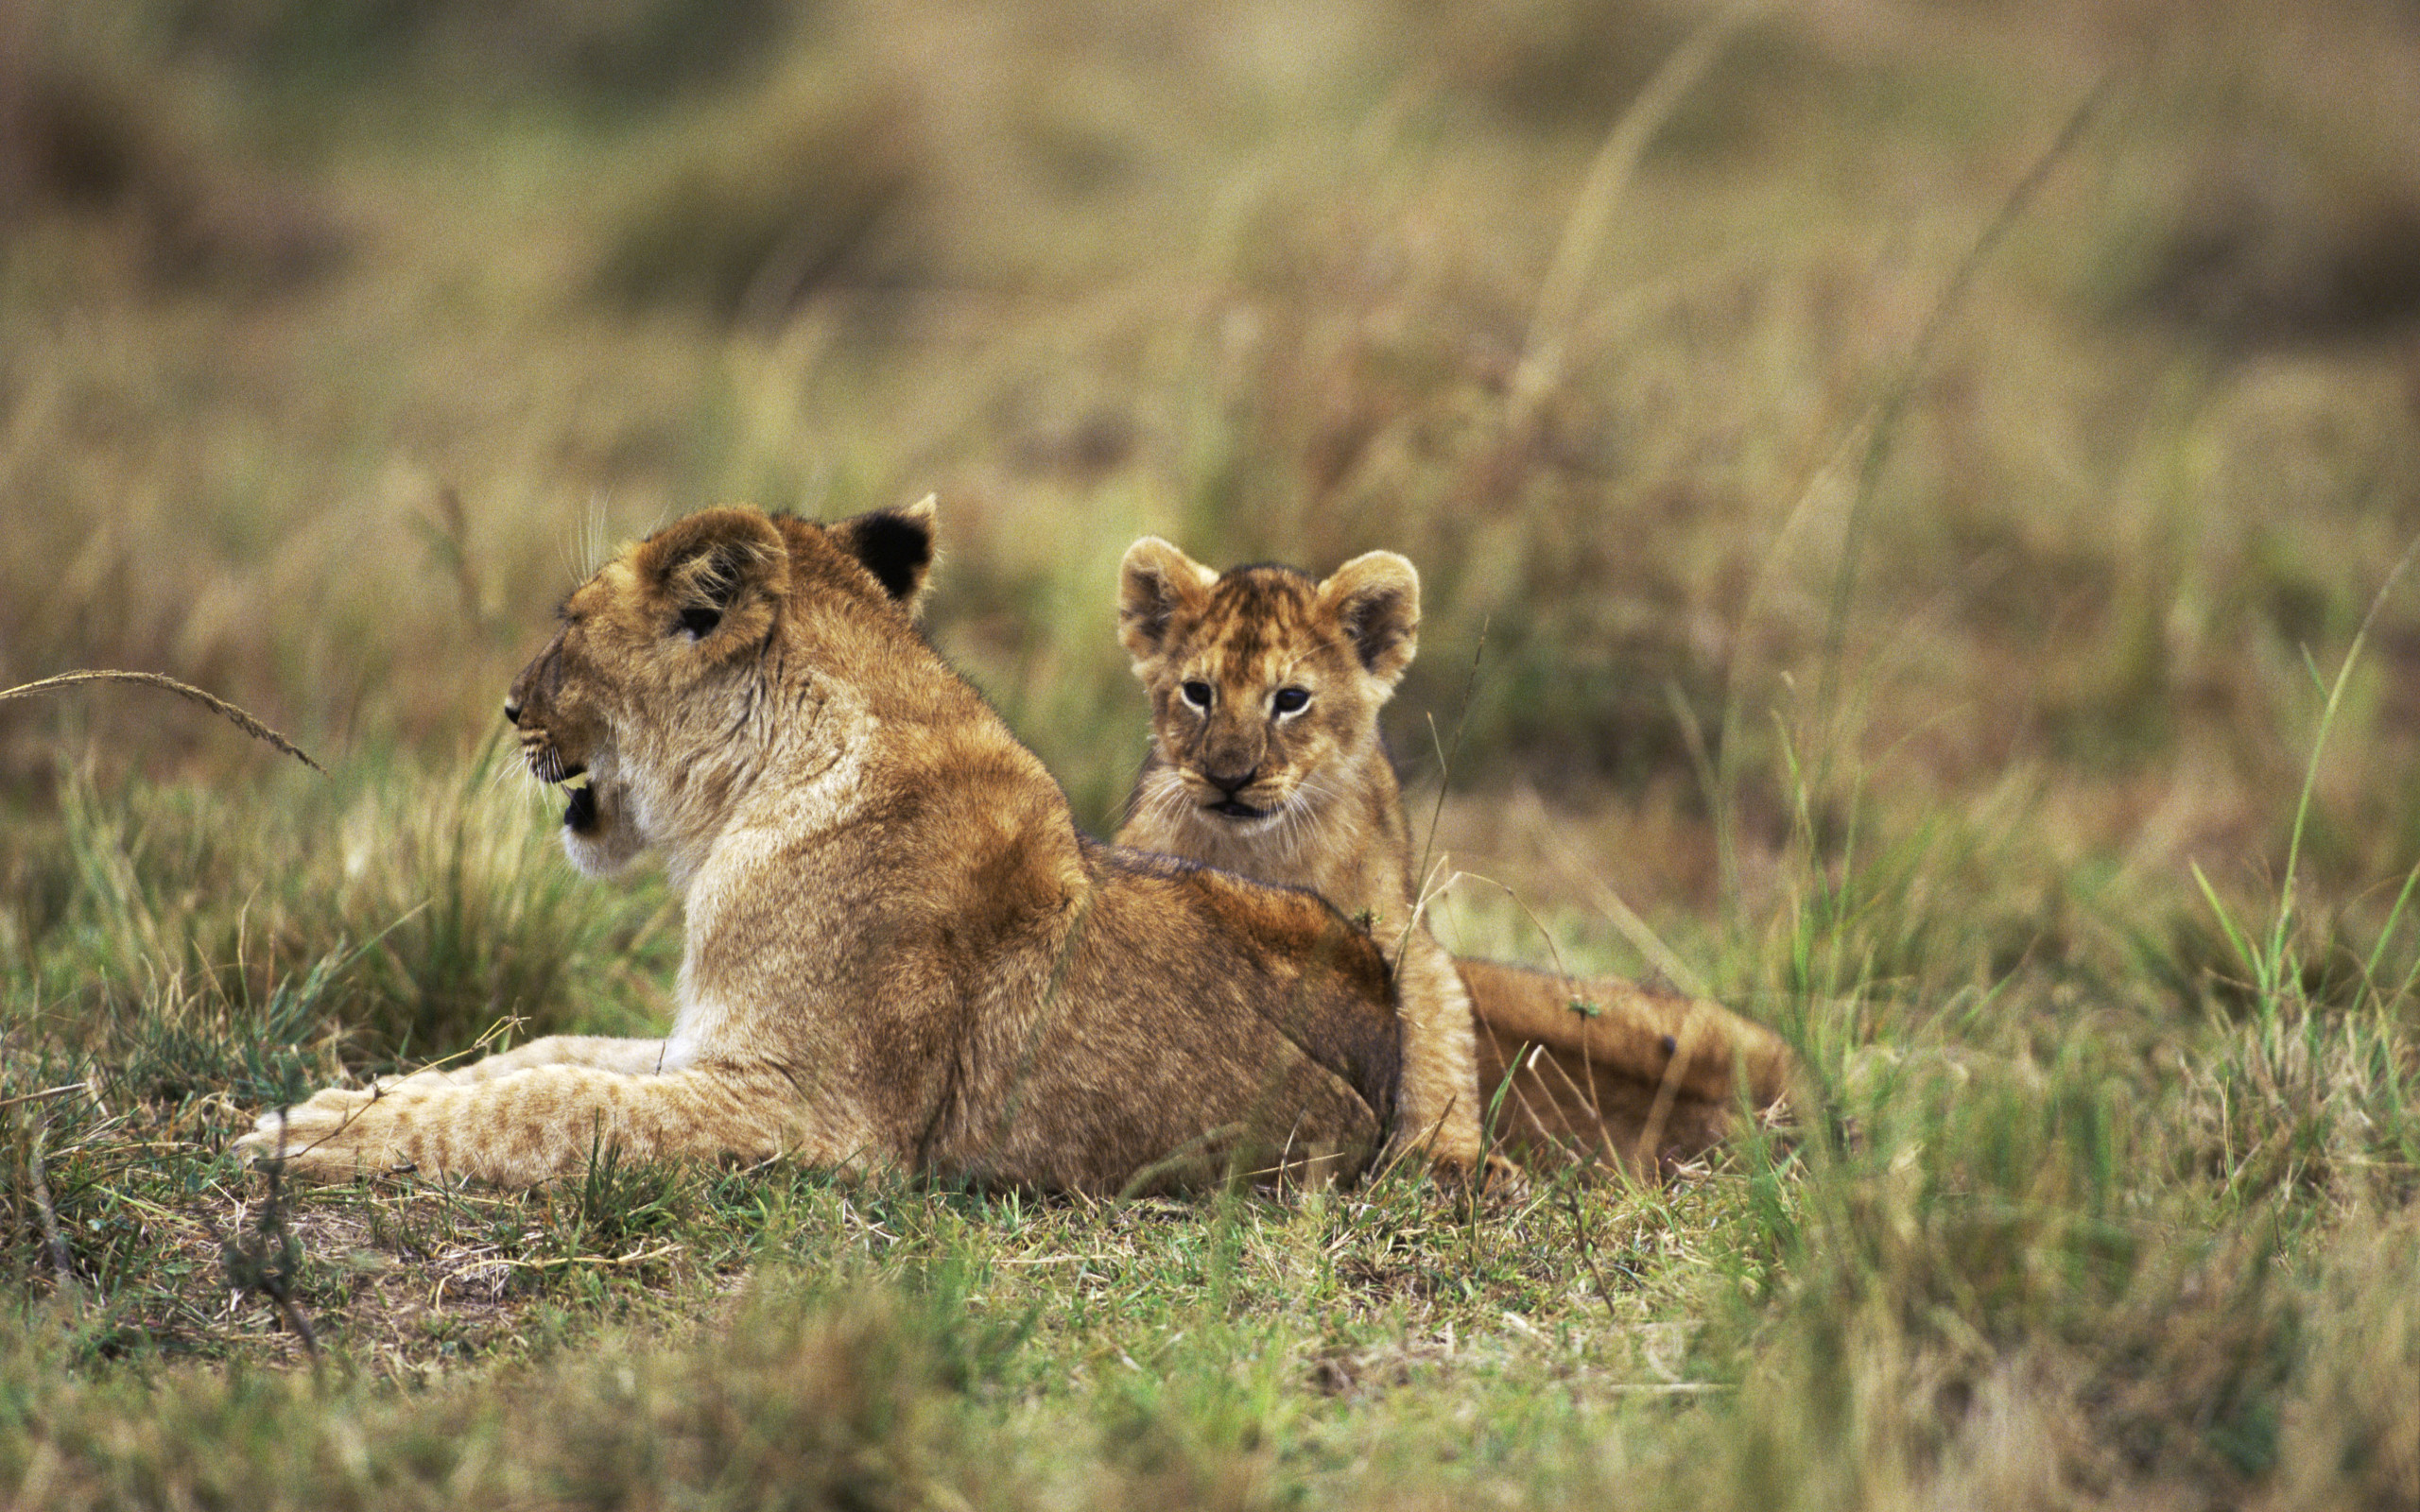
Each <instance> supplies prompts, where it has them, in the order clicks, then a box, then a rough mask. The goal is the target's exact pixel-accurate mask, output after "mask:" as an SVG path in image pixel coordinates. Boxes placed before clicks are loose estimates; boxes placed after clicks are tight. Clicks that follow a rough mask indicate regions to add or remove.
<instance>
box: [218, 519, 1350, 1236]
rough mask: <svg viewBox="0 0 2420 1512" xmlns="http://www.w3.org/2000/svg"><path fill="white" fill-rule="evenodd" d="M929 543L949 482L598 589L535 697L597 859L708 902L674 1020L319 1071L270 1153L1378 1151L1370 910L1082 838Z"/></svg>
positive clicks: (669, 548) (1044, 1156) (531, 685)
mask: <svg viewBox="0 0 2420 1512" xmlns="http://www.w3.org/2000/svg"><path fill="white" fill-rule="evenodd" d="M932 541H933V509H932V501H931V500H929V499H928V500H926V501H925V503H924V504H922V505H919V506H916V507H912V508H904V509H889V510H879V511H876V512H874V513H872V514H865V515H859V516H857V517H856V518H854V519H849V520H843V521H839V522H838V523H836V524H828V525H827V524H812V523H810V522H807V521H804V520H798V519H790V518H769V517H768V516H766V515H764V514H761V513H758V512H756V511H755V510H752V509H737V508H726V509H712V510H708V511H706V512H704V513H701V514H696V515H692V516H690V517H689V518H687V519H685V520H683V521H680V522H679V523H677V524H672V525H670V526H668V527H666V528H665V529H663V530H660V531H658V532H656V533H655V534H654V535H652V536H650V537H648V539H647V540H646V541H640V542H637V543H635V544H633V545H631V546H628V547H625V548H624V549H623V550H622V551H621V552H620V554H619V555H617V556H616V557H615V558H614V559H613V560H612V561H611V562H610V563H608V564H607V565H606V566H605V567H604V568H603V569H602V570H601V571H599V572H598V573H597V574H596V576H594V577H592V578H590V579H589V580H588V581H587V582H586V583H585V584H584V585H582V586H581V587H580V588H579V589H578V590H576V591H575V592H574V593H572V594H571V596H570V597H569V598H568V599H567V600H565V601H564V603H563V606H562V611H561V614H560V619H561V627H560V628H558V629H557V631H556V632H555V635H554V638H553V639H552V640H551V641H549V642H548V643H547V644H546V646H545V648H544V650H543V651H541V652H539V654H538V656H537V658H536V660H534V661H532V662H530V663H529V664H528V665H527V667H526V668H524V669H523V670H522V672H521V674H520V676H519V677H518V678H517V679H515V680H514V682H513V685H512V691H511V695H510V697H509V699H508V700H507V702H506V704H505V717H506V718H508V719H509V720H510V721H511V723H512V724H513V726H514V727H515V728H516V729H517V730H519V731H520V738H521V746H522V750H523V753H524V755H525V756H526V757H527V760H528V763H529V766H530V768H531V770H532V771H534V772H535V773H536V774H537V775H538V777H539V778H540V779H542V780H543V781H544V782H562V783H564V784H566V785H567V786H569V787H570V800H569V802H568V804H567V805H566V807H565V808H564V810H563V821H562V823H563V829H562V837H563V847H564V849H565V851H568V852H569V853H570V856H571V859H572V861H573V862H574V864H576V865H577V866H578V867H579V868H580V869H581V870H582V871H585V872H588V873H590V874H592V875H596V874H602V873H606V872H610V871H613V870H614V869H616V868H620V867H621V866H623V865H624V864H626V863H628V862H629V861H630V860H631V858H633V857H634V856H636V855H637V854H639V852H640V851H643V850H646V849H648V848H650V847H651V848H653V849H655V850H656V851H660V852H661V853H662V855H663V857H664V863H665V867H666V871H667V873H668V874H669V876H670V878H671V882H672V885H673V887H674V888H675V889H676V890H677V891H678V892H679V894H680V896H681V899H682V902H683V907H684V910H685V912H686V916H687V927H686V936H685V939H684V944H683V957H682V963H681V971H680V980H679V987H678V990H677V993H676V1007H675V1017H674V1023H673V1028H672V1033H671V1035H670V1037H669V1038H667V1039H665V1040H612V1039H598V1038H585V1037H573V1036H562V1037H556V1038H550V1039H544V1040H535V1041H532V1042H531V1043H529V1044H527V1045H524V1046H522V1047H520V1048H519V1049H516V1050H512V1051H510V1052H508V1053H505V1054H501V1055H495V1056H491V1057H487V1058H486V1059H484V1060H481V1061H478V1062H475V1063H474V1064H472V1065H470V1066H468V1067H466V1068H464V1069H462V1070H460V1071H457V1072H453V1073H441V1072H424V1073H422V1074H418V1075H414V1076H410V1077H406V1078H404V1079H401V1080H398V1081H391V1082H389V1083H386V1084H383V1085H381V1086H379V1087H377V1088H373V1089H371V1090H369V1091H342V1090H331V1091H322V1092H320V1094H319V1095H317V1096H315V1097H313V1098H312V1099H311V1100H310V1101H309V1102H307V1103H304V1104H303V1105H302V1106H301V1107H299V1108H292V1109H288V1110H286V1111H285V1112H283V1113H270V1114H268V1115H266V1116H264V1117H262V1118H261V1119H260V1121H259V1123H258V1125H257V1126H256V1128H255V1129H254V1131H253V1132H252V1133H251V1134H250V1135H247V1136H246V1137H245V1139H244V1141H243V1142H242V1143H243V1145H244V1147H245V1148H246V1149H247V1150H248V1151H249V1152H251V1154H253V1155H255V1156H258V1157H264V1158H282V1159H283V1160H285V1161H286V1162H287V1164H288V1166H289V1167H291V1168H292V1169H295V1170H297V1171H300V1172H302V1173H303V1174H306V1175H329V1176H333V1175H350V1174H352V1173H353V1172H354V1171H356V1170H373V1171H374V1170H385V1169H391V1168H400V1167H417V1168H418V1169H420V1170H422V1171H423V1172H428V1173H432V1174H440V1175H443V1176H448V1177H456V1176H460V1177H480V1178H484V1179H486V1180H490V1181H496V1182H503V1183H508V1184H526V1183H531V1182H536V1181H539V1180H542V1179H544V1178H545V1177H551V1176H554V1175H557V1174H559V1173H562V1172H564V1171H567V1170H571V1169H574V1168H576V1167H578V1166H579V1164H580V1163H581V1162H583V1161H585V1160H587V1159H588V1158H589V1156H590V1154H591V1152H592V1151H594V1150H596V1149H598V1148H601V1147H607V1146H618V1147H619V1148H620V1149H621V1150H622V1151H623V1152H624V1153H626V1154H628V1155H632V1156H637V1157H642V1158H646V1157H666V1156H706V1157H712V1156H736V1157H739V1158H741V1159H744V1160H756V1159H760V1158H763V1157H768V1156H771V1155H774V1154H777V1153H788V1154H792V1155H796V1156H798V1157H800V1158H801V1159H803V1160H807V1161H810V1162H813V1163H817V1164H829V1165H834V1166H839V1167H843V1168H847V1169H851V1170H856V1171H865V1170H869V1169H873V1168H885V1167H887V1168H893V1169H911V1170H915V1171H920V1172H925V1173H930V1174H932V1175H935V1176H937V1177H942V1178H943V1179H956V1180H969V1181H977V1182H983V1183H987V1184H991V1183H1005V1184H1016V1185H1024V1186H1031V1187H1037V1188H1059V1189H1073V1190H1079V1191H1089V1192H1105V1193H1114V1192H1118V1191H1127V1190H1139V1189H1143V1188H1152V1187H1166V1186H1170V1185H1175V1184H1181V1183H1186V1182H1191V1181H1197V1180H1201V1179H1205V1178H1215V1177H1217V1176H1219V1174H1220V1173H1222V1172H1226V1171H1229V1170H1231V1169H1235V1168H1236V1163H1237V1162H1265V1161H1278V1162H1282V1163H1283V1164H1284V1165H1285V1166H1286V1167H1287V1168H1288V1169H1291V1170H1294V1171H1298V1172H1304V1173H1308V1174H1318V1175H1334V1174H1339V1173H1343V1172H1349V1171H1352V1170H1355V1169H1357V1168H1358V1167H1359V1166H1360V1165H1362V1164H1363V1163H1364V1162H1365V1161H1366V1160H1367V1159H1368V1158H1369V1157H1370V1155H1371V1154H1372V1153H1373V1152H1374V1150H1376V1149H1377V1148H1378V1146H1379V1143H1380V1142H1381V1141H1382V1140H1383V1138H1384V1137H1385V1134H1386V1131H1387V1128H1388V1124H1389V1120H1390V1117H1391V1114H1392V1104H1393V1088H1394V1082H1395V1078H1396V1055H1397V1051H1396V1028H1395V1022H1394V1012H1393V1001H1392V992H1391V990H1390V985H1389V982H1388V977H1387V969H1386V963H1385V962H1384V960H1383V959H1382V958H1381V957H1380V955H1379V954H1378V952H1377V950H1376V948H1375V947H1374V945H1373V944H1372V942H1371V940H1370V938H1369V936H1367V935H1366V934H1364V933H1362V932H1361V931H1359V930H1357V929H1355V928H1354V927H1352V926H1351V925H1350V924H1349V923H1348V922H1347V921H1346V920H1345V919H1343V918H1342V917H1341V916H1340V914H1338V913H1337V912H1336V910H1334V909H1333V908H1331V907H1329V906H1328V905H1326V904H1325V903H1322V902H1320V901H1319V900H1318V899H1316V898H1314V897H1311V896H1310V895H1308V894H1306V893H1302V892H1295V891H1288V890H1284V889H1280V888H1276V887H1270V886H1263V885H1258V884H1254V883H1252V882H1247V881H1244V880H1242V879H1239V878H1235V877H1230V876H1227V875H1224V874H1221V873H1219V872H1216V871H1212V870H1209V869H1206V868H1199V867H1194V866H1190V865H1186V864H1184V863H1183V862H1179V861H1173V860H1169V859H1167V858H1165V857H1154V856H1150V855H1143V854H1137V853H1133V852H1128V851H1114V850H1110V849H1108V848H1105V847H1103V846H1100V845H1098V844H1096V843H1094V842H1092V841H1090V840H1088V839H1086V838H1084V837H1083V836H1081V835H1080V834H1079V833H1077V831H1076V827H1075V823H1074V820H1073V818H1072V816H1070V813H1069V811H1068V807H1067V803H1066V800H1065V799H1064V798H1063V796H1062V794H1061V793H1060V790H1059V788H1058V786H1057V784H1055V783H1054V782H1052V781H1051V779H1050V777H1049V776H1048V774H1047V773H1046V772H1045V771H1044V770H1043V768H1042V765H1041V763H1040V762H1039V761H1037V760H1036V759H1035V758H1034V756H1033V754H1032V753H1031V752H1030V751H1029V750H1027V749H1026V748H1025V747H1023V746H1021V745H1019V744H1018V743H1017V741H1016V740H1015V738H1014V737H1013V736H1011V734H1010V733H1009V730H1008V729H1007V727H1006V726H1004V725H1003V724H1002V723H1001V722H1000V720H999V718H998V717H997V716H996V715H995V714H994V713H993V712H992V711H991V709H990V708H989V707H987V706H986V705H985V704H984V702H983V700H982V698H981V697H980V696H977V694H976V692H975V690H974V689H973V688H971V687H969V686H968V685H967V684H966V682H965V681H964V680H963V679H960V678H959V676H958V675H957V674H956V673H955V672H953V671H951V669H950V668H949V666H948V665H947V664H946V663H945V662H942V659H941V657H940V656H939V655H938V654H937V653H935V652H934V651H933V649H932V648H931V647H930V646H929V645H927V644H925V639H924V637H923V636H922V635H921V634H920V633H919V632H918V630H917V628H916V627H915V625H914V624H913V623H912V618H911V616H912V614H913V611H914V610H915V607H916V604H917V601H918V598H919V596H920V594H921V593H922V591H923V587H924V583H925V572H926V568H927V565H928V564H929V562H930V560H931V556H932ZM583 779H584V785H571V784H574V783H579V782H581V781H582V780H583ZM1248 1168H1259V1167H1258V1166H1257V1165H1256V1164H1255V1166H1253V1167H1248Z"/></svg>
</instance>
